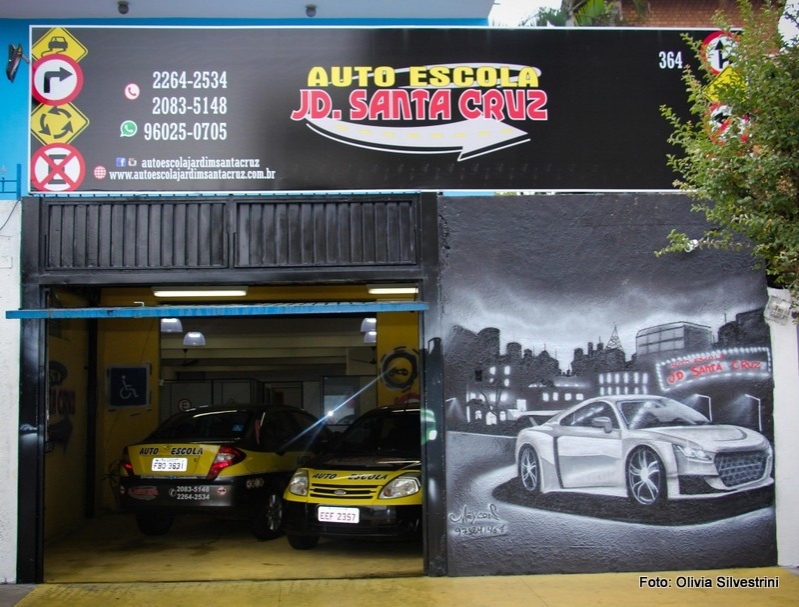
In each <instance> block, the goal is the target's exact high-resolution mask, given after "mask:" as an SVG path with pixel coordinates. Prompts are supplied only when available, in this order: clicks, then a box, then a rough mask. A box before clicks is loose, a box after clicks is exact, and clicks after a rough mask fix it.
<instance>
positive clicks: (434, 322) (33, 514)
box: [7, 193, 447, 583]
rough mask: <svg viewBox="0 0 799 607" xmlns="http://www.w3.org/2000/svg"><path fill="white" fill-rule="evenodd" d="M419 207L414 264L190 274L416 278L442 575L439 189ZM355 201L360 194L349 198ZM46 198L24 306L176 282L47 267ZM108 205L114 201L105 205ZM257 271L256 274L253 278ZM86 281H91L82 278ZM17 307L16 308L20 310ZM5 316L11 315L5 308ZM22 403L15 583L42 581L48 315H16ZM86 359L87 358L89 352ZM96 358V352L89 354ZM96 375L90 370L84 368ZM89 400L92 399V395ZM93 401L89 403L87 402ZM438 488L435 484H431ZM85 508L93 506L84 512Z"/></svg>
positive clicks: (28, 226)
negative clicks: (72, 293) (84, 289)
mask: <svg viewBox="0 0 799 607" xmlns="http://www.w3.org/2000/svg"><path fill="white" fill-rule="evenodd" d="M418 198H419V212H418V225H417V230H418V234H416V242H417V243H418V263H416V264H415V265H413V267H409V266H408V265H405V266H401V267H399V266H398V267H392V266H391V265H386V266H382V267H364V266H354V267H351V268H338V269H332V271H331V270H330V269H326V270H324V271H323V272H321V273H320V272H319V271H317V270H316V269H315V268H313V267H303V268H270V269H261V270H260V271H258V272H257V273H253V272H252V270H248V271H247V272H244V273H242V272H237V271H236V270H233V269H226V271H224V272H223V271H210V272H209V270H208V269H207V268H204V269H202V270H200V271H198V272H197V273H196V274H195V276H196V277H197V278H196V279H195V280H197V281H198V282H199V281H201V282H202V283H203V284H225V283H227V284H232V283H234V282H242V278H246V279H247V280H248V282H249V284H258V283H260V284H270V283H280V284H284V285H285V284H293V285H307V284H323V283H324V282H327V281H332V282H336V283H346V282H350V283H353V282H365V281H366V282H372V281H380V280H394V281H415V282H417V284H419V285H420V294H421V297H420V298H421V299H422V300H423V301H424V303H425V309H426V311H424V312H423V313H421V314H420V327H419V330H420V343H421V344H422V345H423V346H425V347H427V348H429V349H430V350H431V351H430V352H428V351H423V353H422V355H423V359H422V373H423V375H422V379H423V387H424V389H423V393H424V394H425V407H427V408H428V409H429V410H430V411H431V412H432V415H433V418H434V419H435V420H436V429H437V440H435V441H432V442H428V443H426V445H425V449H424V452H423V458H424V470H425V472H424V475H425V483H426V490H425V505H424V507H425V514H426V516H425V519H426V525H425V538H424V563H425V573H426V574H427V575H431V576H441V575H447V546H446V511H445V504H444V501H443V499H442V498H443V496H442V495H438V494H436V493H435V492H436V491H440V488H442V487H445V479H444V453H445V445H444V436H445V434H444V432H443V413H444V407H443V400H442V398H441V393H442V387H441V383H442V375H441V372H442V364H441V352H440V301H439V278H438V276H439V248H438V212H437V195H436V194H435V193H424V194H420V195H418ZM353 199H357V196H354V197H353ZM44 204H46V201H45V200H44V199H32V198H28V199H25V201H24V202H23V215H22V277H21V279H22V301H21V305H22V311H25V310H28V311H39V312H44V311H45V310H46V305H47V303H46V302H47V297H46V296H47V290H48V289H49V288H50V287H56V286H60V287H65V288H75V287H79V286H81V284H83V285H84V286H90V287H91V288H101V287H103V286H106V287H111V286H114V287H119V286H142V285H147V286H151V285H157V284H175V272H172V273H171V274H170V273H169V272H164V271H163V270H162V271H148V270H142V271H136V272H130V271H124V270H119V271H105V272H97V273H95V274H94V275H91V274H89V273H87V272H86V271H85V269H84V270H81V271H79V272H70V271H69V270H68V269H67V270H66V271H64V269H61V271H52V268H50V267H48V262H47V260H48V254H49V253H48V250H47V242H46V241H47V238H46V234H47V233H48V229H43V226H42V221H43V215H46V213H43V212H42V210H43V205H44ZM110 204H113V203H110ZM192 274H193V273H192V272H191V271H190V270H189V271H186V272H185V273H182V278H183V281H184V282H185V283H190V282H191V280H192ZM256 277H257V280H253V279H255V278H256ZM81 280H83V281H88V282H80V281H81ZM22 311H18V312H22ZM7 317H9V318H11V317H14V315H13V313H7ZM16 317H17V318H20V319H21V320H20V322H21V344H20V405H19V460H18V461H19V481H18V505H19V508H18V512H19V514H18V519H17V546H18V547H17V583H41V582H43V580H44V537H43V535H44V516H43V514H44V512H43V511H44V459H45V457H44V454H45V436H46V427H45V424H46V416H45V407H46V390H47V369H46V364H47V353H46V346H47V325H46V318H47V314H42V315H41V316H39V317H36V315H27V316H26V315H24V314H20V315H17V316H16ZM90 358H91V357H90ZM94 360H95V364H96V357H95V358H94ZM89 372H90V373H93V371H92V370H90V371H89ZM90 398H91V397H90ZM90 404H91V403H90ZM436 488H439V489H436ZM87 514H90V511H88V512H87Z"/></svg>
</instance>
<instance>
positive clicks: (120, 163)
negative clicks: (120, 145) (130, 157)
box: [116, 158, 127, 168]
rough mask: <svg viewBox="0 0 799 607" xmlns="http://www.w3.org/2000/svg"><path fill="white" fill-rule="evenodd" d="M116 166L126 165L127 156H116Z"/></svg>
mask: <svg viewBox="0 0 799 607" xmlns="http://www.w3.org/2000/svg"><path fill="white" fill-rule="evenodd" d="M116 164H117V167H119V168H122V167H124V166H126V165H127V158H117V162H116Z"/></svg>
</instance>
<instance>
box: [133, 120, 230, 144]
mask: <svg viewBox="0 0 799 607" xmlns="http://www.w3.org/2000/svg"><path fill="white" fill-rule="evenodd" d="M186 139H194V140H195V141H224V140H225V139H227V122H195V123H194V124H186V123H185V122H146V123H144V140H145V141H185V140H186Z"/></svg>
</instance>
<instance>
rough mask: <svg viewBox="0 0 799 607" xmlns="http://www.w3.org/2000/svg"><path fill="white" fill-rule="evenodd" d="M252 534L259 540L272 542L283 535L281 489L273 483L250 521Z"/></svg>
mask: <svg viewBox="0 0 799 607" xmlns="http://www.w3.org/2000/svg"><path fill="white" fill-rule="evenodd" d="M252 533H253V535H254V536H255V537H256V538H258V539H259V540H273V539H275V538H277V537H280V536H281V535H282V534H283V487H282V486H280V485H278V484H277V483H273V484H271V485H269V486H268V487H267V488H266V495H264V500H263V503H262V504H261V506H260V507H259V508H258V511H257V512H256V514H255V516H254V517H253V519H252Z"/></svg>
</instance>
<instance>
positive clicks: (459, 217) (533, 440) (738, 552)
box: [440, 194, 796, 575]
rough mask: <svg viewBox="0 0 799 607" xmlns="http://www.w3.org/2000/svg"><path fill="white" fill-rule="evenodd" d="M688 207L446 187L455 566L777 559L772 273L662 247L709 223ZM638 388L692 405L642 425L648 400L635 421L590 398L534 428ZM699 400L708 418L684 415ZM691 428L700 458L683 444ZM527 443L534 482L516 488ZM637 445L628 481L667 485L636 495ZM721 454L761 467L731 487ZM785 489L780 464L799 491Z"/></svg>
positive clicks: (636, 394)
mask: <svg viewBox="0 0 799 607" xmlns="http://www.w3.org/2000/svg"><path fill="white" fill-rule="evenodd" d="M690 207H691V201H690V200H689V199H688V198H687V197H683V196H680V195H675V194H670V195H667V194H663V195H657V194H652V195H623V194H596V195H554V196H527V197H513V196H511V197H485V198H483V197H473V198H459V199H457V198H452V199H444V202H443V204H442V206H441V209H440V212H441V215H442V225H445V226H446V233H445V234H444V235H443V236H442V242H441V250H442V267H443V270H442V275H441V285H442V299H443V301H444V304H445V305H444V314H443V319H442V327H443V333H444V337H443V339H444V344H443V351H444V369H445V371H444V398H445V401H446V402H447V406H446V410H447V418H446V422H445V427H446V430H447V471H446V477H447V489H448V491H447V513H448V525H449V565H450V574H452V575H492V574H493V575H501V574H529V573H578V572H580V573H584V572H600V571H659V570H684V569H713V568H729V567H740V566H749V567H758V566H768V565H774V564H776V563H777V560H778V556H777V530H776V519H775V505H774V504H775V499H774V481H773V479H774V472H773V470H772V467H771V462H770V451H771V447H770V445H772V444H774V442H775V434H774V430H775V429H774V424H773V423H772V402H773V394H772V393H773V384H772V378H773V374H774V368H773V361H779V363H778V364H783V360H782V359H783V358H784V355H783V354H782V352H780V351H778V350H774V352H773V357H772V356H771V353H772V351H771V348H770V337H769V328H768V326H767V324H766V322H765V320H764V315H763V308H764V306H765V303H766V299H767V293H766V283H765V276H764V275H763V274H762V273H761V272H759V271H757V270H756V269H754V267H753V265H754V264H753V260H752V259H751V258H750V257H749V256H748V255H746V254H740V253H728V252H718V251H700V250H696V251H693V252H687V253H679V254H673V255H667V256H664V257H660V258H658V257H656V256H655V251H656V250H658V249H659V248H660V247H662V246H664V245H665V243H666V234H667V233H668V232H669V231H670V230H671V229H672V228H676V229H678V230H687V231H688V232H689V233H693V232H695V231H698V230H702V229H704V227H703V226H704V224H703V222H702V218H701V217H697V216H696V214H693V213H692V212H691V210H690ZM778 347H780V348H782V347H783V344H778ZM785 347H786V348H788V349H790V347H791V346H789V345H787V344H785ZM788 366H789V367H790V366H791V363H790V362H789V363H788ZM792 368H793V372H794V375H795V373H796V364H795V362H794V363H793V365H792ZM786 373H787V371H786ZM794 393H795V392H794ZM645 394H648V395H654V396H652V397H650V398H649V400H650V401H651V402H652V403H653V405H652V407H651V410H652V411H655V410H656V409H657V408H658V407H660V406H662V405H660V404H658V405H654V403H660V402H661V400H660V399H662V398H669V399H672V400H674V401H679V403H682V405H676V407H677V408H679V407H680V406H683V407H684V410H685V411H684V414H683V412H680V413H679V414H670V415H669V416H668V417H667V418H663V419H659V420H658V421H657V423H655V425H653V426H651V427H650V426H645V428H652V429H644V430H639V429H637V428H636V427H635V423H636V420H638V419H639V418H641V416H642V415H643V409H642V410H640V411H639V413H638V415H636V416H634V417H633V416H631V414H629V413H628V414H627V415H628V417H627V419H626V420H625V418H624V413H623V411H624V410H622V411H621V413H622V415H619V414H618V412H617V413H613V412H612V408H611V407H610V406H606V408H607V410H608V411H609V413H607V414H606V413H604V412H603V413H602V415H607V418H608V423H610V421H611V420H616V418H618V425H614V426H613V427H612V428H601V427H595V426H594V427H591V426H590V425H588V424H587V423H585V422H584V420H585V419H586V418H587V416H589V417H590V415H592V414H593V413H592V412H590V411H586V410H582V412H581V413H580V414H575V417H574V418H573V419H572V420H571V421H569V420H568V419H564V420H563V421H561V420H558V421H557V422H554V423H553V425H552V426H548V425H547V424H543V425H540V426H539V427H533V428H529V427H528V428H527V429H524V428H525V426H524V424H523V423H521V422H522V421H523V420H524V419H525V417H526V416H528V415H539V414H540V415H541V416H542V417H543V416H546V415H551V414H552V413H553V412H555V413H556V412H560V411H570V410H575V409H572V407H578V406H581V405H580V403H583V402H584V401H586V400H588V399H590V398H592V397H599V398H601V399H603V400H604V402H605V403H607V402H612V400H611V399H612V397H613V396H615V395H621V397H622V398H624V399H626V400H627V401H628V402H627V405H628V406H630V407H637V406H638V405H637V404H636V403H638V402H640V400H641V399H642V398H643V397H642V396H641V395H645ZM786 404H787V403H786ZM788 406H789V407H790V405H788ZM627 410H629V409H627ZM648 410H649V409H648ZM675 410H676V409H675ZM697 413H701V414H703V415H707V417H708V418H709V420H708V419H697V420H696V421H697V422H698V425H695V424H694V423H690V422H689V421H687V420H694V417H695V416H696V415H697ZM780 413H781V414H782V413H784V412H783V411H780ZM647 415H648V414H647ZM683 418H684V419H683ZM792 418H793V412H791V414H790V415H788V416H785V415H782V416H776V417H775V418H774V421H775V422H776V425H777V427H779V425H780V424H782V423H783V419H784V420H785V423H790V419H792ZM534 419H535V418H534ZM537 421H538V420H537ZM791 436H793V435H791ZM780 438H781V437H779V436H778V437H777V438H776V442H777V444H778V453H777V457H776V462H777V467H778V469H779V467H781V466H782V467H785V468H787V469H788V470H790V469H791V468H793V467H794V466H793V462H794V461H795V459H796V458H795V457H791V454H790V451H791V450H792V449H793V447H792V445H793V444H795V441H794V440H792V439H791V438H790V437H782V440H780ZM685 440H688V441H689V442H690V443H691V444H693V445H694V446H696V445H701V448H702V449H704V450H705V453H706V455H700V459H701V458H704V460H705V461H707V462H708V464H707V465H704V466H703V465H700V464H698V463H697V462H698V461H699V459H697V457H696V456H693V455H691V456H688V457H685V458H684V457H682V456H681V453H682V452H680V451H679V448H678V447H675V445H678V446H679V445H684V443H683V442H682V441H685ZM528 445H529V446H530V447H531V448H533V449H535V453H536V460H537V462H536V463H535V466H536V472H537V477H536V479H537V480H536V483H537V485H536V486H535V487H534V488H530V487H529V486H526V485H523V483H522V477H523V474H522V470H523V469H524V467H523V463H522V461H521V458H520V457H519V453H521V452H523V450H522V447H525V446H528ZM750 445H751V447H750ZM750 449H751V450H750ZM642 450H643V451H646V452H647V453H649V454H651V456H652V458H653V460H654V459H658V460H659V461H658V462H657V464H653V463H651V462H650V463H647V469H648V470H649V473H648V474H647V479H646V480H645V481H642V482H641V483H640V484H638V483H635V485H636V486H641V485H644V486H646V485H651V487H655V486H657V491H656V492H655V491H653V492H652V495H651V496H650V495H645V496H640V497H641V499H639V500H638V501H637V502H636V501H635V500H634V499H633V497H634V491H635V490H636V487H631V486H630V484H629V478H630V476H629V474H630V472H629V471H630V470H631V466H633V467H634V464H635V457H636V454H639V453H641V452H642ZM730 451H734V452H735V453H741V454H742V453H744V452H747V453H748V454H747V455H746V456H743V455H732V454H731V453H728V452H730ZM755 452H756V454H755ZM716 453H719V454H724V455H719V456H718V457H720V458H725V459H729V460H732V461H734V464H733V463H732V461H731V465H732V466H734V469H735V470H738V471H742V470H743V468H746V469H747V470H750V469H754V468H752V467H751V466H753V465H754V462H755V460H757V461H760V462H762V464H763V467H762V468H759V469H758V473H757V476H756V477H755V476H753V477H751V478H747V480H744V477H743V476H735V477H734V478H733V477H731V476H727V477H725V479H724V482H723V484H722V483H720V482H718V481H716V480H714V478H713V477H717V472H716V465H717V464H716V460H715V459H713V458H715V457H716ZM761 458H762V459H761ZM630 462H633V464H631V463H630ZM655 468H657V473H656V475H655V476H653V475H652V474H651V472H652V470H654V469H655ZM524 471H525V472H526V470H524ZM633 478H635V477H633ZM706 479H707V480H706ZM638 480H642V479H641V478H639V479H638ZM791 484H792V483H791V479H790V478H789V477H787V478H782V477H778V478H777V493H778V494H779V493H780V491H782V490H783V487H784V490H785V491H786V493H787V495H785V496H784V497H785V499H786V502H787V503H790V501H791V499H792V498H791V492H792V491H793V488H792V487H791ZM794 484H795V483H794ZM650 497H651V503H649V502H647V501H646V500H648V499H650ZM782 497H783V496H781V499H782ZM787 524H788V525H792V524H793V523H792V522H787ZM787 544H788V545H790V541H788V542H787ZM781 545H785V544H784V543H782V542H781ZM784 558H790V557H787V556H784Z"/></svg>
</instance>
